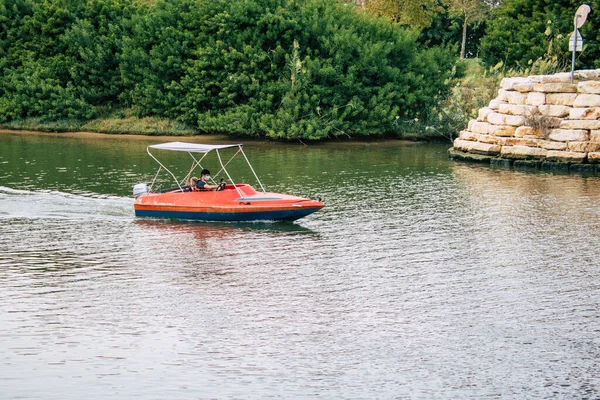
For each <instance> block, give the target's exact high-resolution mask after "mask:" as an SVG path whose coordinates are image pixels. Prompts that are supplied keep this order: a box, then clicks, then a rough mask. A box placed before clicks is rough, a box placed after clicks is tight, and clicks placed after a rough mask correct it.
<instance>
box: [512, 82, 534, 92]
mask: <svg viewBox="0 0 600 400" xmlns="http://www.w3.org/2000/svg"><path fill="white" fill-rule="evenodd" d="M513 90H516V91H517V92H520V93H529V92H531V91H533V82H526V83H517V84H516V85H513Z"/></svg>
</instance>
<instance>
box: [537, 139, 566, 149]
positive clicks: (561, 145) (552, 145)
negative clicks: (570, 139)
mask: <svg viewBox="0 0 600 400" xmlns="http://www.w3.org/2000/svg"><path fill="white" fill-rule="evenodd" d="M538 145H539V146H540V147H541V148H542V149H546V150H566V149H567V143H566V142H554V141H552V140H540V143H539V144H538Z"/></svg>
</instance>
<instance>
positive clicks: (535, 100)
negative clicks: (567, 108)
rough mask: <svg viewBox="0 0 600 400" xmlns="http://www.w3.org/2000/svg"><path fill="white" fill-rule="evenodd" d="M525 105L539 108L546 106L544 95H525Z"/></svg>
mask: <svg viewBox="0 0 600 400" xmlns="http://www.w3.org/2000/svg"><path fill="white" fill-rule="evenodd" d="M525 104H528V105H530V106H540V105H542V104H546V94H545V93H538V92H531V93H528V94H527V99H526V100H525Z"/></svg>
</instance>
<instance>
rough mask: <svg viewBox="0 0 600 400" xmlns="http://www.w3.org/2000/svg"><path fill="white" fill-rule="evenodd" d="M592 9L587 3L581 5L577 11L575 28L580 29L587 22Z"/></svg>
mask: <svg viewBox="0 0 600 400" xmlns="http://www.w3.org/2000/svg"><path fill="white" fill-rule="evenodd" d="M591 10H592V9H591V8H590V6H588V5H587V4H582V5H581V6H579V8H578V9H577V12H576V13H575V19H574V22H575V29H579V28H581V26H582V25H583V24H585V20H586V19H587V16H588V14H589V13H590V11H591Z"/></svg>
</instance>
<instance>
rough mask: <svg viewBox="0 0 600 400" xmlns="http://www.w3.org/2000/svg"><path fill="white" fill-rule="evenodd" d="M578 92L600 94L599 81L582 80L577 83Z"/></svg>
mask: <svg viewBox="0 0 600 400" xmlns="http://www.w3.org/2000/svg"><path fill="white" fill-rule="evenodd" d="M577 91H578V92H579V93H591V94H600V81H583V82H579V83H578V84H577Z"/></svg>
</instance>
